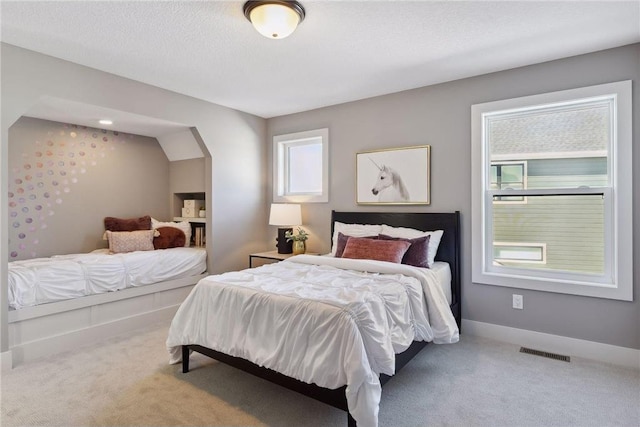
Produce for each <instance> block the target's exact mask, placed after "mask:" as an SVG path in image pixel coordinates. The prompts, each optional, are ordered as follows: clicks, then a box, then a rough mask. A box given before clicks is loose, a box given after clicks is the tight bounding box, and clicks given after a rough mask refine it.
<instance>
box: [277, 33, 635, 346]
mask: <svg viewBox="0 0 640 427" xmlns="http://www.w3.org/2000/svg"><path fill="white" fill-rule="evenodd" d="M629 79H631V80H634V88H633V91H634V96H633V100H634V101H633V104H634V118H636V120H634V124H635V128H634V140H635V141H638V140H639V138H640V125H639V123H638V120H637V118H638V113H639V112H640V45H638V44H636V45H630V46H626V47H621V48H617V49H611V50H607V51H602V52H596V53H593V54H588V55H582V56H577V57H572V58H567V59H562V60H558V61H553V62H548V63H543V64H538V65H533V66H528V67H523V68H519V69H514V70H508V71H503V72H499V73H493V74H488V75H484V76H479V77H474V78H469V79H464V80H458V81H453V82H449V83H444V84H440V85H434V86H429V87H424V88H420V89H415V90H410V91H406V92H401V93H396V94H392V95H387V96H381V97H376V98H371V99H366V100H362V101H357V102H352V103H347V104H342V105H336V106H332V107H327V108H322V109H318V110H314V111H309V112H305V113H300V114H293V115H289V116H283V117H277V118H273V119H269V120H268V136H269V140H270V139H271V137H272V136H273V135H279V134H285V133H291V132H300V131H304V130H309V129H317V128H323V127H328V128H329V144H330V148H329V149H330V159H331V160H330V195H329V197H330V201H329V203H327V204H307V205H305V206H304V207H303V222H304V224H305V227H307V228H308V229H310V230H311V231H312V232H313V234H314V236H313V238H312V239H310V241H309V250H311V251H319V252H328V251H329V247H330V228H329V221H330V214H331V209H337V210H362V211H365V210H377V211H383V210H384V211H407V212H412V211H426V212H441V211H453V210H460V211H461V212H462V232H463V248H462V255H463V258H462V261H463V264H462V268H463V291H462V292H463V295H462V316H463V317H464V318H465V319H470V320H475V321H480V322H487V323H492V324H497V325H504V326H509V327H514V328H520V329H526V330H531V331H538V332H545V333H549V334H555V335H560V336H567V337H573V338H578V339H583V340H590V341H595V342H601V343H606V344H612V345H618V346H622V347H629V348H634V349H640V328H639V325H640V304H639V303H638V295H639V287H640V285H639V283H640V280H638V279H639V274H640V269H639V268H638V264H640V262H635V263H634V264H635V267H634V293H635V295H636V297H635V301H634V302H625V301H613V300H604V299H597V298H590V297H581V296H573V295H564V294H556V293H546V292H536V291H530V290H520V289H518V290H516V289H512V288H504V287H498V286H488V285H481V284H474V283H471V256H472V254H471V230H470V228H471V149H470V140H471V105H473V104H478V103H483V102H489V101H495V100H500V99H508V98H514V97H519V96H527V95H534V94H539V93H545V92H552V91H557V90H564V89H571V88H577V87H582V86H589V85H596V84H601V83H609V82H614V81H620V80H629ZM422 144H430V145H431V166H432V170H431V191H432V197H431V205H430V206H425V207H394V208H385V207H373V208H372V207H368V206H357V205H356V203H355V171H354V170H355V154H356V153H357V152H359V151H364V150H372V149H379V148H389V147H402V146H411V145H422ZM636 148H637V147H636ZM268 155H269V156H271V151H268ZM633 157H634V159H633V162H634V165H635V166H634V176H633V178H632V179H633V180H634V186H635V192H634V193H635V195H637V194H639V191H638V189H640V173H639V172H638V170H640V149H636V150H634V153H633ZM270 164H271V161H269V165H270ZM269 191H270V189H269ZM268 194H271V193H270V192H269V193H268ZM633 206H634V214H633V215H634V220H635V221H634V222H635V224H636V226H635V230H634V239H633V240H634V254H635V255H634V259H635V260H636V261H637V260H639V254H640V247H639V245H638V242H639V241H640V239H639V237H640V230H639V227H638V224H640V222H639V220H640V197H637V196H636V197H635V198H634V201H633ZM623 232H626V231H623ZM514 292H516V293H519V294H522V295H523V296H524V307H525V308H524V310H514V309H512V308H511V295H512V294H513V293H514ZM463 332H464V331H463Z"/></svg>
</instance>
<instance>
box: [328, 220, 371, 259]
mask: <svg viewBox="0 0 640 427" xmlns="http://www.w3.org/2000/svg"><path fill="white" fill-rule="evenodd" d="M381 229H382V226H381V225H378V224H375V225H371V224H344V223H342V222H338V221H336V222H334V223H333V242H332V244H331V255H332V256H336V248H337V246H338V233H342V234H344V235H345V236H352V237H369V236H377V235H378V234H380V230H381Z"/></svg>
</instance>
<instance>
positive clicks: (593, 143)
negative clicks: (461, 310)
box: [472, 81, 633, 300]
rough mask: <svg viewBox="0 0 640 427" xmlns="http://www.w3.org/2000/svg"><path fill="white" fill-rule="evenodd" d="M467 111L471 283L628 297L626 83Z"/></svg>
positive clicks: (628, 132) (629, 196)
mask: <svg viewBox="0 0 640 427" xmlns="http://www.w3.org/2000/svg"><path fill="white" fill-rule="evenodd" d="M472 116H473V131H472V133H473V135H472V162H473V164H472V175H473V184H472V191H473V197H472V210H473V218H472V224H473V227H472V228H473V229H472V237H473V260H472V270H473V281H474V282H476V283H484V284H491V285H500V286H512V287H518V288H526V289H537V290H544V291H551V292H562V293H571V294H577V295H588V296H595V297H603V298H614V299H623V300H631V299H632V288H633V285H632V269H633V264H632V263H633V261H632V260H633V258H632V254H631V251H632V238H631V235H632V219H631V214H632V208H631V206H632V198H633V193H632V188H631V179H629V177H630V176H631V173H632V169H631V168H632V166H631V144H632V142H631V82H630V81H627V82H619V83H611V84H606V85H599V86H592V87H588V88H581V89H574V90H568V91H562V92H554V93H549V94H543V95H537V96H531V97H525V98H517V99H510V100H505V101H496V102H490V103H486V104H479V105H474V106H473V107H472ZM523 242H525V243H523Z"/></svg>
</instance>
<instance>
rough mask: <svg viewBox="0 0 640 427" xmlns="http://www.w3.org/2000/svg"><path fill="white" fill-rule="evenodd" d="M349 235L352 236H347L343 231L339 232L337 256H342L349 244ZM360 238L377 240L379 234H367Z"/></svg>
mask: <svg viewBox="0 0 640 427" xmlns="http://www.w3.org/2000/svg"><path fill="white" fill-rule="evenodd" d="M349 237H351V236H347V235H346V234H342V233H341V232H338V243H336V258H342V254H343V252H344V247H345V246H347V240H349ZM360 238H361V239H373V240H376V239H378V236H365V237H360Z"/></svg>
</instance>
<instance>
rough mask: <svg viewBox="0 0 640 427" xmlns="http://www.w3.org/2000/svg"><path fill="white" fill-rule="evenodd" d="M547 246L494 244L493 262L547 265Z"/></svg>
mask: <svg viewBox="0 0 640 427" xmlns="http://www.w3.org/2000/svg"><path fill="white" fill-rule="evenodd" d="M546 258H547V245H546V244H545V243H520V242H493V261H494V263H496V264H498V265H500V264H502V263H512V264H517V263H525V264H529V263H536V264H545V263H546Z"/></svg>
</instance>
